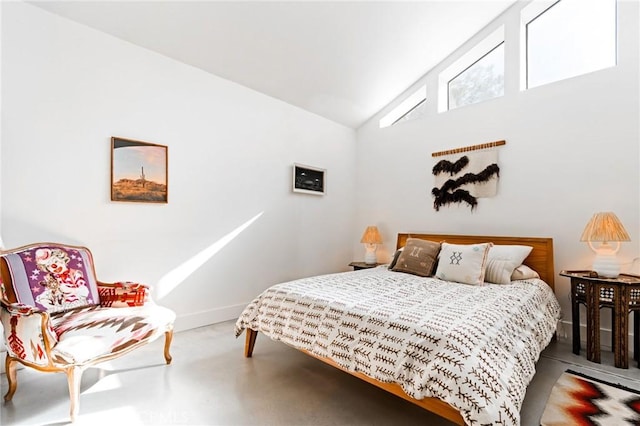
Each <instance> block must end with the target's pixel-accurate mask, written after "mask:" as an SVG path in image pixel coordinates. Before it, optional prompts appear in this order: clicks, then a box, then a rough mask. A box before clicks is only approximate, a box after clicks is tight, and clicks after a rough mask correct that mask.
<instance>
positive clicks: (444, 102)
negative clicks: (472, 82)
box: [438, 24, 508, 113]
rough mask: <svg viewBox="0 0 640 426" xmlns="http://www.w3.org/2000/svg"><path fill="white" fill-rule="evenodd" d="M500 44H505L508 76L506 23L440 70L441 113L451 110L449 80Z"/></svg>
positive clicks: (439, 93)
mask: <svg viewBox="0 0 640 426" xmlns="http://www.w3.org/2000/svg"><path fill="white" fill-rule="evenodd" d="M500 45H504V50H505V58H504V61H505V64H504V65H505V72H504V73H505V76H506V68H507V60H506V55H507V45H508V43H507V40H506V39H505V25H504V24H502V25H500V26H499V27H498V28H496V29H495V30H493V31H492V32H491V33H489V35H487V36H486V37H484V38H483V39H482V40H481V41H479V42H478V43H476V44H475V45H474V46H473V47H471V48H470V49H468V50H467V51H466V52H465V53H463V54H462V55H461V56H460V57H459V58H458V59H457V60H455V61H454V62H453V63H451V65H449V66H447V67H446V68H445V69H444V70H443V71H442V72H440V74H439V76H438V112H439V113H442V112H446V111H451V110H450V109H449V104H450V102H449V82H450V81H451V80H453V79H454V78H455V77H456V76H459V75H460V74H462V73H463V72H464V71H466V70H467V69H469V68H470V67H472V66H473V65H474V64H475V63H477V62H478V61H480V60H481V59H482V58H484V57H485V56H487V55H488V54H489V53H491V52H493V51H494V50H495V48H497V47H498V46H500ZM505 93H506V85H505ZM503 96H504V95H503ZM491 99H495V98H491ZM487 100H489V99H487ZM471 105H473V104H471ZM465 106H466V105H465ZM454 109H457V108H454Z"/></svg>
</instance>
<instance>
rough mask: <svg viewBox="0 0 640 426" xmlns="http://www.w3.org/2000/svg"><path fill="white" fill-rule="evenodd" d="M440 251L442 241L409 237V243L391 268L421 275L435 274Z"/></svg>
mask: <svg viewBox="0 0 640 426" xmlns="http://www.w3.org/2000/svg"><path fill="white" fill-rule="evenodd" d="M439 252H440V243H436V242H434V241H427V240H421V239H419V238H408V239H407V244H406V245H405V246H404V249H403V250H402V252H401V253H400V256H398V260H397V261H396V264H395V265H394V266H393V268H391V270H392V271H396V272H406V273H408V274H413V275H419V276H421V277H430V276H431V275H433V270H434V269H435V265H436V260H437V258H438V253H439Z"/></svg>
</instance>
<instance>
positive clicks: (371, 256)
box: [364, 244, 378, 265]
mask: <svg viewBox="0 0 640 426" xmlns="http://www.w3.org/2000/svg"><path fill="white" fill-rule="evenodd" d="M364 246H365V248H366V249H367V252H366V253H365V254H364V263H366V264H367V265H375V264H376V263H378V259H377V258H376V248H377V245H376V244H365V245H364Z"/></svg>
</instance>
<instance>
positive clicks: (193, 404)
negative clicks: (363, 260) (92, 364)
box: [0, 321, 640, 426]
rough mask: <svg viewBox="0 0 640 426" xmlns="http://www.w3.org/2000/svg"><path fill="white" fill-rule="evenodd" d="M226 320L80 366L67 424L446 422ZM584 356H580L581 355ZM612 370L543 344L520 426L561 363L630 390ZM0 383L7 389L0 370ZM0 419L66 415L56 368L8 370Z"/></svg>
mask: <svg viewBox="0 0 640 426" xmlns="http://www.w3.org/2000/svg"><path fill="white" fill-rule="evenodd" d="M233 325H234V321H228V322H224V323H220V324H216V325H213V326H208V327H202V328H198V329H194V330H189V331H184V332H181V333H176V335H175V337H174V339H173V345H172V351H171V352H172V355H173V363H172V364H171V365H170V366H166V365H165V364H164V358H163V356H162V345H163V342H162V341H161V340H158V341H156V342H154V343H152V344H150V345H147V346H146V347H144V348H141V349H139V350H137V351H134V352H132V353H130V354H128V355H126V356H125V357H123V358H120V359H117V360H115V361H111V362H109V363H105V364H103V365H102V366H101V368H93V369H89V370H87V371H86V372H85V374H84V376H83V380H82V393H81V396H80V415H79V418H78V419H77V421H76V423H75V424H76V425H81V426H84V425H91V426H94V425H101V424H108V425H117V424H122V425H123V426H124V425H127V426H128V425H161V424H187V425H410V424H422V425H432V426H441V425H442V426H444V425H449V424H450V423H449V422H447V421H445V420H443V419H441V418H439V417H437V416H435V415H432V414H430V413H428V412H426V411H424V410H422V409H420V408H418V407H417V406H414V405H412V404H411V403H408V402H406V401H404V400H402V399H401V398H398V397H396V396H393V395H390V394H387V393H386V392H384V391H382V390H379V389H378V388H376V387H374V386H372V385H370V384H367V383H364V382H362V381H360V380H358V379H356V378H354V377H352V376H350V375H348V374H346V373H343V372H341V371H338V370H336V369H334V368H333V367H330V366H327V365H325V364H324V363H322V362H320V361H317V360H315V359H312V358H311V357H309V356H306V355H304V354H302V353H301V352H298V351H297V350H295V349H291V348H289V347H287V346H286V345H284V344H282V343H277V342H272V341H271V340H269V339H267V338H266V337H265V336H263V335H259V336H258V341H257V343H256V348H255V351H254V356H253V358H251V359H245V358H244V357H243V348H244V335H242V336H241V337H240V338H238V339H235V338H234V336H233ZM582 355H584V354H582ZM631 364H632V366H631V368H630V369H628V370H621V369H616V368H614V367H613V366H612V365H613V356H612V354H611V353H608V352H603V363H602V364H594V363H591V362H588V361H586V359H585V358H584V356H576V355H573V354H572V353H571V347H570V345H569V343H568V342H564V341H558V342H554V343H552V344H551V345H550V346H549V347H548V348H547V349H546V350H545V351H544V352H543V356H542V357H541V358H540V361H539V362H538V365H537V370H538V373H537V374H536V376H535V377H534V380H533V382H532V383H531V385H530V387H529V389H528V392H527V396H526V399H525V401H524V405H523V408H522V425H523V426H537V425H539V420H540V416H541V415H542V411H543V410H544V406H545V403H546V400H547V397H548V395H549V393H550V391H551V388H552V387H553V384H554V383H555V381H556V379H557V378H558V377H559V376H560V374H562V372H563V371H565V370H566V369H567V368H571V369H574V370H579V371H582V372H584V373H587V374H590V375H592V376H594V377H598V378H601V379H603V380H608V381H610V382H615V383H621V384H623V385H625V386H628V387H632V388H635V389H640V370H639V369H638V368H637V366H636V365H635V363H633V362H632V363H631ZM0 382H1V385H0V391H1V392H2V394H3V395H4V393H5V392H6V391H7V383H6V377H4V376H2V377H0ZM0 408H1V411H0V424H2V425H63V424H67V423H68V410H69V397H68V391H67V382H66V376H65V375H64V374H61V373H58V374H47V373H40V372H36V371H33V370H29V369H21V370H19V371H18V390H17V391H16V394H15V395H14V397H13V400H12V401H11V402H9V403H5V404H0Z"/></svg>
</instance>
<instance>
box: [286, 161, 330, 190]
mask: <svg viewBox="0 0 640 426" xmlns="http://www.w3.org/2000/svg"><path fill="white" fill-rule="evenodd" d="M325 173H326V170H325V169H320V168H318V167H311V166H304V165H302V164H297V163H295V164H294V165H293V192H302V193H305V194H314V195H324V194H325V192H326V185H325Z"/></svg>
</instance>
